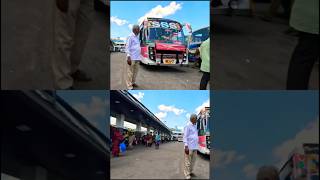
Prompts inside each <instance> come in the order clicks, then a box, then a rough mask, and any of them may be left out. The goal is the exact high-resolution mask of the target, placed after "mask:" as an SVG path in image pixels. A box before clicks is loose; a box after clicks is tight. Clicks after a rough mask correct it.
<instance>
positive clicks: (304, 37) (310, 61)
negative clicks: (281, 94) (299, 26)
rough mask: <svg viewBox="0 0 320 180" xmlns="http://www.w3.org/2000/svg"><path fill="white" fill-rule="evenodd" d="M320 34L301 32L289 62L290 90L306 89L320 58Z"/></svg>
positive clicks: (288, 83) (288, 85)
mask: <svg viewBox="0 0 320 180" xmlns="http://www.w3.org/2000/svg"><path fill="white" fill-rule="evenodd" d="M318 50H319V35H316V34H309V33H302V32H301V33H300V35H299V40H298V44H297V46H296V47H295V49H294V51H293V53H292V57H291V60H290V64H289V70H288V75H287V89H288V90H306V89H308V87H309V79H310V75H311V71H312V69H313V65H314V63H315V62H316V61H317V60H319V51H318Z"/></svg>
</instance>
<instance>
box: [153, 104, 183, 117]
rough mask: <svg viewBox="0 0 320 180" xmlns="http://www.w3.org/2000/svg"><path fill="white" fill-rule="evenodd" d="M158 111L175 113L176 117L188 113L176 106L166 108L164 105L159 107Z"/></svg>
mask: <svg viewBox="0 0 320 180" xmlns="http://www.w3.org/2000/svg"><path fill="white" fill-rule="evenodd" d="M158 109H159V110H160V111H164V112H173V113H174V114H175V115H180V114H182V113H184V112H186V111H185V110H184V109H179V108H176V107H174V106H166V105H164V104H161V105H159V106H158Z"/></svg>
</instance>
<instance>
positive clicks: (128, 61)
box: [127, 56, 131, 66]
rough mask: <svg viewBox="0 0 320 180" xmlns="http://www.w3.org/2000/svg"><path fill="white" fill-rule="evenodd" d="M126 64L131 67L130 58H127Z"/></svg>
mask: <svg viewBox="0 0 320 180" xmlns="http://www.w3.org/2000/svg"><path fill="white" fill-rule="evenodd" d="M127 63H128V64H129V65H130V66H131V58H130V56H128V57H127Z"/></svg>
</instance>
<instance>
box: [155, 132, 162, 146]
mask: <svg viewBox="0 0 320 180" xmlns="http://www.w3.org/2000/svg"><path fill="white" fill-rule="evenodd" d="M155 141H156V143H155V148H156V149H159V146H160V141H161V136H160V134H159V132H158V133H157V135H156V138H155Z"/></svg>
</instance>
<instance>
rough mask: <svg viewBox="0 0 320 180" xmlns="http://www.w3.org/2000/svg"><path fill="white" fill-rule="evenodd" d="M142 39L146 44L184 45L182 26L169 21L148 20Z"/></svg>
mask: <svg viewBox="0 0 320 180" xmlns="http://www.w3.org/2000/svg"><path fill="white" fill-rule="evenodd" d="M142 33H143V38H144V39H145V41H146V42H149V43H150V42H162V43H170V44H185V37H184V33H183V30H182V26H181V25H180V24H179V23H177V22H175V21H169V20H161V19H160V20H149V21H148V28H146V29H144V32H142Z"/></svg>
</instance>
